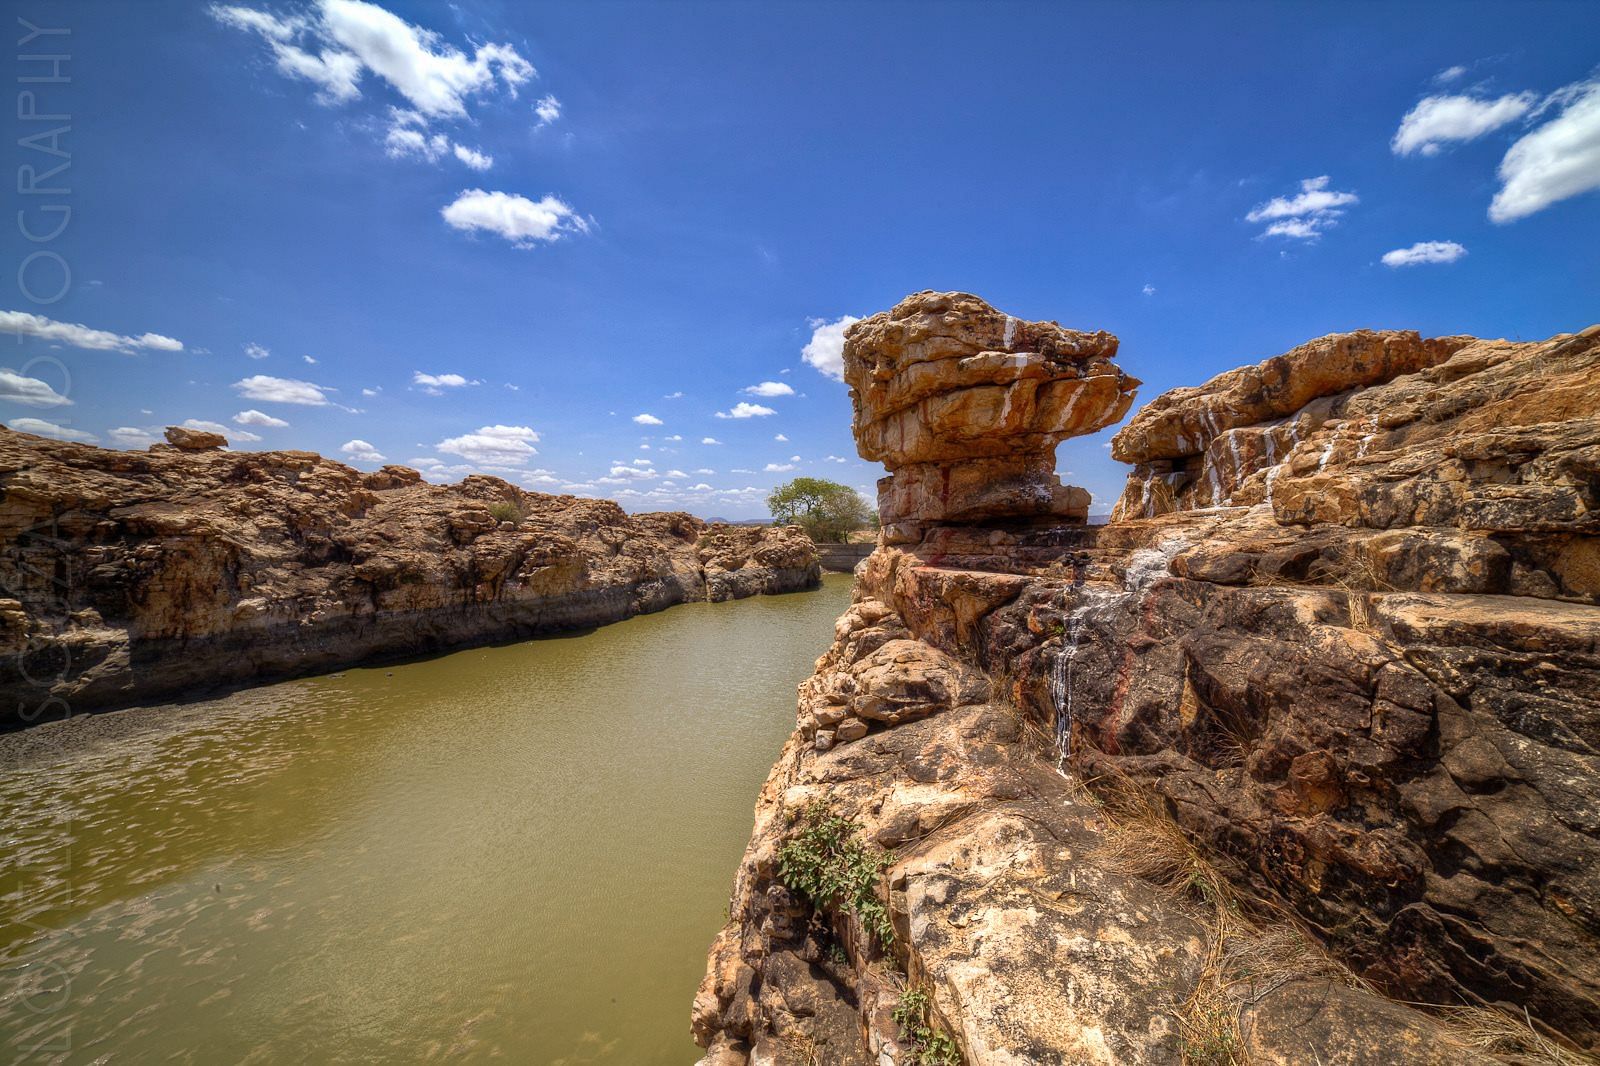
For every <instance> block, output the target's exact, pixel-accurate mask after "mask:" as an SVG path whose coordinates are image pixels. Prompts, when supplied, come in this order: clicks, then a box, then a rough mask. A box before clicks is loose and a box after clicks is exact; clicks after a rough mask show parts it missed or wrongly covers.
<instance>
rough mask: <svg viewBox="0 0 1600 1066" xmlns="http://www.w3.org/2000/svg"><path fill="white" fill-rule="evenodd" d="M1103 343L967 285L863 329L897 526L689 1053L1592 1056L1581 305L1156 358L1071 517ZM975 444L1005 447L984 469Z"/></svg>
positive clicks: (1107, 409) (1588, 469)
mask: <svg viewBox="0 0 1600 1066" xmlns="http://www.w3.org/2000/svg"><path fill="white" fill-rule="evenodd" d="M930 339H931V340H930ZM1115 351H1116V341H1115V339H1114V338H1109V337H1107V336H1106V335H1105V334H1082V333H1075V332H1073V331H1067V330H1061V329H1060V328H1059V327H1057V326H1055V325H1054V324H1053V323H1018V322H1016V321H1015V320H1013V319H1010V318H1008V317H1007V316H1004V315H1001V314H1000V313H999V312H996V311H994V309H993V308H990V307H989V306H988V305H987V304H984V303H983V302H982V301H981V300H977V299H976V298H975V297H969V296H964V295H961V294H937V293H922V294H918V295H917V296H914V297H910V298H908V299H907V300H905V301H903V302H902V303H901V304H900V305H898V306H897V307H896V308H895V309H894V310H893V311H890V312H887V313H884V314H880V315H875V316H873V317H871V318H869V319H866V320H864V321H863V322H861V323H859V324H857V325H855V326H854V327H852V328H851V330H850V331H849V332H848V333H847V343H846V347H845V368H846V380H847V381H849V383H850V384H851V385H852V389H853V397H854V400H855V428H856V432H857V440H858V442H859V443H860V446H861V450H862V454H863V455H866V456H868V457H869V458H884V457H885V456H886V455H887V454H888V451H890V450H892V451H893V453H894V454H893V456H892V461H890V466H891V469H894V470H895V471H896V472H895V474H894V475H893V476H892V477H891V478H889V479H885V481H884V482H882V483H880V492H881V496H880V504H881V509H882V512H883V514H884V516H885V523H886V524H885V527H884V536H883V543H882V544H881V546H880V547H879V549H878V550H877V551H876V552H875V553H874V555H873V556H872V557H871V558H870V559H869V560H868V561H867V563H865V564H864V566H863V567H862V569H861V571H860V572H859V576H858V579H857V588H856V592H855V603H854V605H853V606H852V608H851V610H850V611H849V612H848V613H847V614H846V615H845V616H844V617H843V618H841V619H840V622H839V625H838V627H837V630H836V640H835V642H834V644H833V646H832V647H831V648H830V649H829V650H828V651H827V653H826V654H825V655H824V656H823V657H822V658H821V659H819V660H818V666H817V672H816V674H815V675H814V676H813V677H811V678H809V679H808V680H807V681H806V682H804V683H803V684H802V685H801V689H800V701H799V714H798V723H797V729H796V731H795V733H794V735H793V736H792V737H791V739H790V741H789V743H788V745H787V746H786V748H785V749H784V751H783V753H782V755H781V756H780V758H779V760H778V763H777V765H776V766H775V767H774V769H773V772H772V775H771V777H770V778H769V779H768V782H767V784H766V786H765V788H764V789H763V790H762V793H761V795H760V797H759V799H758V802H757V807H756V827H755V832H754V834H753V836H752V838H751V842H750V846H749V850H748V851H747V852H746V855H745V858H744V861H743V863H742V864H741V866H740V868H739V871H738V874H737V877H736V879H735V884H734V890H733V896H732V900H731V905H730V918H729V921H728V923H727V925H726V927H725V928H724V929H723V931H722V933H721V934H720V935H719V937H718V938H717V940H716V943H715V944H714V945H713V948H712V951H711V956H710V961H709V965H708V970H707V974H706V979H705V981H704V983H703V984H702V986H701V989H700V993H699V995H698V996H697V998H696V1000H695V1004H694V1011H693V1029H694V1033H695V1035H696V1038H697V1039H698V1040H699V1042H700V1043H701V1045H702V1046H704V1047H706V1048H708V1054H707V1059H706V1061H707V1062H708V1063H712V1064H716V1066H724V1064H740V1063H745V1062H760V1063H778V1064H788V1063H796V1064H799V1063H806V1062H812V1061H820V1062H828V1063H862V1064H867V1063H874V1064H879V1066H881V1064H883V1063H886V1062H905V1063H910V1062H918V1063H925V1062H940V1063H951V1062H956V1061H965V1062H967V1063H969V1064H980V1063H981V1064H991V1063H993V1064H1000V1063H1005V1064H1016V1063H1073V1064H1077V1063H1105V1064H1128V1063H1179V1062H1205V1063H1239V1062H1272V1063H1285V1064H1287V1063H1294V1064H1301V1063H1311V1062H1320V1063H1330V1064H1331V1063H1345V1064H1372V1066H1377V1064H1380V1063H1383V1064H1388V1063H1441V1064H1442V1063H1451V1064H1453V1066H1454V1064H1461V1063H1470V1062H1497V1061H1498V1062H1555V1061H1575V1060H1573V1059H1571V1058H1566V1059H1563V1058H1560V1057H1559V1056H1560V1055H1562V1054H1566V1055H1569V1056H1570V1055H1572V1054H1574V1053H1576V1052H1579V1051H1587V1052H1589V1053H1593V1052H1595V1051H1596V1050H1600V913H1597V912H1596V909H1595V903H1594V901H1595V900H1596V899H1600V882H1597V880H1596V878H1597V877H1600V873H1597V871H1600V811H1597V809H1596V805H1595V797H1596V796H1597V795H1600V754H1597V751H1600V517H1597V516H1600V327H1591V328H1589V329H1587V330H1585V331H1583V332H1582V333H1580V334H1577V335H1563V336H1558V337H1554V338H1551V339H1550V340H1548V341H1543V342H1535V343H1510V342H1505V341H1480V340H1475V339H1473V338H1467V337H1449V338H1438V339H1433V340H1425V339H1423V338H1420V337H1418V336H1417V335H1416V334H1414V333H1401V332H1388V333H1377V332H1370V331H1362V332H1358V333H1352V334H1342V335H1336V336H1331V337H1325V338H1321V339H1319V340H1317V341H1313V342H1311V343H1309V344H1306V345H1303V346H1301V347H1300V348H1297V349H1295V350H1294V351H1292V352H1290V353H1288V354H1286V355H1284V356H1279V357H1276V358H1274V359H1269V360H1266V361H1265V362H1263V363H1261V364H1259V365H1257V366H1253V367H1246V368H1243V369H1241V370H1237V371H1232V372H1230V373H1228V374H1224V375H1221V376H1220V377H1218V378H1216V379H1214V380H1213V381H1211V382H1208V383H1207V384H1205V385H1203V386H1200V387H1198V388H1193V389H1181V390H1176V391H1174V392H1172V393H1168V394H1166V395H1164V396H1162V397H1159V398H1157V399H1156V400H1155V401H1154V402H1152V403H1150V404H1149V405H1147V406H1146V407H1145V408H1144V409H1143V410H1142V411H1140V412H1139V413H1138V414H1137V415H1135V417H1134V418H1133V419H1132V420H1131V421H1130V422H1129V423H1128V425H1127V426H1126V427H1125V428H1124V429H1123V430H1122V431H1121V432H1120V433H1119V434H1118V436H1117V438H1116V442H1115V445H1114V454H1115V455H1116V456H1117V457H1118V458H1121V459H1123V460H1124V461H1127V462H1130V463H1132V464H1134V472H1133V474H1132V475H1131V477H1130V481H1129V486H1128V489H1127V491H1126V492H1125V493H1124V495H1123V498H1122V500H1121V501H1120V503H1119V505H1118V508H1117V513H1116V515H1115V517H1114V520H1113V521H1112V523H1111V524H1110V525H1107V526H1103V527H1088V526H1085V525H1083V524H1082V522H1081V511H1082V508H1081V507H1080V506H1079V504H1080V502H1081V501H1080V497H1079V491H1078V490H1072V489H1068V488H1063V487H1062V486H1059V485H1057V484H1054V478H1053V475H1050V474H1049V473H1048V472H1049V471H1050V470H1053V465H1054V464H1053V462H1052V461H1050V460H1051V456H1052V453H1053V450H1054V445H1055V442H1056V441H1057V440H1059V439H1060V438H1061V437H1063V436H1066V435H1068V434H1070V433H1072V432H1090V431H1092V430H1093V429H1095V428H1099V427H1101V426H1104V425H1108V424H1111V423H1113V422H1115V421H1116V420H1117V419H1119V418H1120V417H1122V414H1123V412H1124V411H1125V409H1126V401H1125V400H1124V397H1126V396H1128V394H1129V391H1130V388H1131V386H1130V385H1129V381H1130V380H1131V379H1126V377H1125V375H1122V374H1121V372H1120V371H1118V370H1116V369H1115V367H1114V366H1113V365H1111V364H1110V362H1109V360H1110V359H1111V358H1112V356H1113V355H1114V354H1115ZM929 383H932V384H929ZM885 427H888V428H887V429H886V428H885ZM977 441H982V444H981V447H974V450H973V452H972V462H973V463H974V464H977V465H978V466H981V467H985V468H988V469H990V470H992V471H999V472H1000V473H1002V474H1003V473H1005V472H1007V471H1009V472H1010V473H1011V475H1012V476H1009V477H996V478H985V477H976V478H971V479H968V478H964V476H963V472H962V470H961V464H962V463H964V462H966V460H964V459H963V458H962V455H963V454H964V453H963V451H962V448H963V447H967V446H971V445H972V443H973V442H977ZM888 443H892V446H893V447H892V449H889V447H888ZM941 464H942V465H943V467H944V469H943V470H940V469H937V467H938V466H939V465H941ZM929 467H934V468H935V474H936V475H937V476H930V475H928V474H927V473H926V468H929ZM905 470H911V471H912V472H913V474H912V476H911V477H910V478H905V477H903V476H902V471H905ZM969 482H970V485H969ZM991 484H993V485H997V486H999V488H998V489H991V488H990V487H988V486H989V485H991ZM1430 1004H1431V1005H1433V1006H1432V1007H1428V1006H1425V1005H1430ZM1419 1005H1424V1006H1419Z"/></svg>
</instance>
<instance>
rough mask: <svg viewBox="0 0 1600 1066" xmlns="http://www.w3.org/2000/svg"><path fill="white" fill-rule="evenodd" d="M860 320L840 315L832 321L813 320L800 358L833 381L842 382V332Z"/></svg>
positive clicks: (853, 316)
mask: <svg viewBox="0 0 1600 1066" xmlns="http://www.w3.org/2000/svg"><path fill="white" fill-rule="evenodd" d="M860 321H861V319H859V318H857V317H856V316H855V315H842V316H840V317H839V318H836V319H834V320H833V321H831V322H830V321H828V320H827V319H825V318H813V319H811V320H810V322H809V323H808V324H809V325H810V326H811V339H810V340H809V341H807V342H806V346H805V347H804V348H802V349H800V358H801V359H804V360H805V361H806V362H807V363H810V364H811V365H812V366H814V367H816V368H817V369H818V370H820V371H822V372H823V373H824V374H826V375H828V376H829V377H830V378H832V379H833V380H835V381H843V380H844V331H845V330H846V329H847V328H849V327H850V326H852V325H854V324H855V323H857V322H860Z"/></svg>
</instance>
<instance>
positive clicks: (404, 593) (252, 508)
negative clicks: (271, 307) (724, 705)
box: [0, 428, 820, 724]
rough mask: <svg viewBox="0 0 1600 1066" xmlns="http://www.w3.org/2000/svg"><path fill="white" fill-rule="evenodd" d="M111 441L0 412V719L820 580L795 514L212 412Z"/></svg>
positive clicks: (55, 713) (59, 712)
mask: <svg viewBox="0 0 1600 1066" xmlns="http://www.w3.org/2000/svg"><path fill="white" fill-rule="evenodd" d="M168 440H169V441H170V442H171V443H170V444H167V445H155V446H153V447H152V448H151V449H150V450H148V451H143V452H125V451H110V450H107V449H103V448H95V447H91V446H89V445H84V444H71V443H62V442H58V441H51V440H45V439H42V438H39V437H34V436H30V435H28V434H25V433H18V432H15V431H12V430H9V429H4V428H0V544H3V545H4V549H3V554H0V596H3V597H4V598H0V652H3V653H4V654H3V655H0V705H3V706H4V708H5V710H4V712H0V715H3V718H0V720H3V721H5V722H6V723H9V724H16V723H22V724H32V723H35V722H40V721H52V720H58V719H60V718H62V717H65V716H66V715H69V714H73V713H77V712H80V711H85V710H90V709H94V708H98V707H107V706H117V705H125V704H129V703H135V702H147V701H150V700H155V699H162V698H170V697H173V696H180V695H185V694H189V693H193V692H199V691H204V690H207V689H210V688H214V687H216V686H218V685H223V684H230V683H239V682H245V681H261V680H272V679H278V678H284V677H289V676H294V675H298V674H305V673H313V672H316V671H319V670H329V669H335V668H338V667H341V666H347V665H351V664H354V663H357V662H360V661H362V660H365V659H370V658H374V657H399V656H404V655H412V654H419V653H424V652H432V651H440V650H446V649H450V648H455V647H461V646H465V645H470V644H474V643H486V642H491V641H500V640H513V639H518V638H523V637H527V636H532V635H536V634H539V633H547V632H553V631H557V630H564V629H579V628H587V627H590V626H597V625H603V624H605V623H608V622H614V621H617V620H619V619H622V618H626V617H629V616H630V615H634V614H639V613H643V612H647V611H654V610H659V609H661V608H663V607H667V606H670V605H672V604H676V603H682V602H685V601H690V600H707V599H710V600H724V599H732V598H736V597H741V596H750V595H755V594H758V593H768V592H786V591H793V590H798V589H803V588H810V587H813V586H815V585H816V584H817V583H818V582H819V581H820V570H819V568H818V565H817V560H816V552H815V549H814V548H813V546H812V544H811V541H810V539H809V538H807V537H806V536H805V534H804V533H803V532H801V531H800V530H799V529H798V528H795V527H787V528H779V527H743V526H725V525H715V526H708V525H706V523H704V522H702V521H701V520H700V519H698V518H695V517H693V516H691V515H687V514H680V513H666V514H641V515H629V514H627V513H625V512H624V511H623V510H622V508H621V507H619V506H618V505H617V504H615V503H613V502H611V501H610V500H594V499H580V498H577V497H573V496H547V495H543V494H540V493H531V492H524V491H522V490H521V489H518V488H516V487H515V486H513V485H510V484H508V483H507V482H504V481H502V480H500V479H499V478H493V477H484V476H472V477H468V478H466V479H464V480H463V481H461V482H460V483H459V484H455V485H432V484H428V483H426V482H424V481H423V480H422V477H421V475H420V474H418V473H417V471H415V470H412V469H410V468H407V467H402V466H385V467H384V468H383V469H381V470H378V471H376V472H373V473H362V472H361V471H359V470H355V469H353V468H351V467H349V466H346V465H344V464H343V463H338V462H334V461H332V460H329V459H324V458H323V457H321V456H319V455H317V454H315V453H312V452H303V451H275V452H229V451H226V450H223V446H224V445H225V444H226V441H225V440H224V439H223V438H222V437H220V436H219V435H217V434H214V433H201V432H198V431H189V430H182V429H175V430H172V431H169V433H168Z"/></svg>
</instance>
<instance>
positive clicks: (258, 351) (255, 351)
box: [244, 341, 272, 359]
mask: <svg viewBox="0 0 1600 1066" xmlns="http://www.w3.org/2000/svg"><path fill="white" fill-rule="evenodd" d="M244 354H245V355H248V356H249V357H250V358H252V359H265V358H266V357H267V356H269V355H271V354H272V351H271V350H270V349H268V348H263V347H262V346H261V345H259V344H256V343H255V342H254V341H252V342H251V343H249V344H247V345H245V346H244Z"/></svg>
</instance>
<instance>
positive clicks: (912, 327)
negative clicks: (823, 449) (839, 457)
mask: <svg viewBox="0 0 1600 1066" xmlns="http://www.w3.org/2000/svg"><path fill="white" fill-rule="evenodd" d="M1116 352H1117V339H1116V338H1115V337H1113V336H1112V335H1111V334H1109V333H1106V332H1103V331H1101V332H1096V333H1083V332H1080V331H1077V330H1071V329H1064V328H1062V327H1061V326H1060V325H1057V324H1056V323H1054V322H1026V321H1022V320H1020V319H1017V318H1013V317H1012V316H1010V315H1007V314H1004V313H1003V312H1000V311H997V310H995V309H994V308H993V307H991V306H990V305H989V304H987V303H985V302H984V301H983V300H981V299H979V298H978V297H976V296H973V295H970V294H968V293H960V292H951V293H939V292H920V293H917V294H916V295H914V296H908V297H906V298H905V299H904V300H902V301H900V303H899V304H897V305H895V307H894V308H893V309H892V310H890V311H886V312H880V313H879V314H876V315H873V316H872V317H870V318H867V319H864V320H862V321H860V322H857V323H856V324H855V325H853V326H851V327H850V328H849V329H848V330H847V331H846V333H845V346H844V379H845V381H846V383H847V384H849V385H850V400H851V405H852V408H853V413H854V429H855V436H856V446H857V450H858V451H859V452H860V453H861V455H862V457H863V458H865V459H870V460H874V461H878V462H882V463H883V464H884V465H886V466H887V467H888V468H889V471H890V476H889V477H887V478H884V479H883V480H881V481H879V483H878V511H879V516H880V518H881V520H882V522H883V524H884V533H885V538H886V540H888V541H890V542H891V543H892V542H895V541H900V540H911V539H915V536H914V534H915V533H916V531H917V530H918V529H919V528H920V525H921V524H941V523H946V524H968V523H974V522H979V521H986V520H991V519H1006V518H1009V519H1028V518H1039V517H1049V518H1052V519H1054V520H1056V521H1058V522H1059V521H1062V520H1067V521H1077V522H1081V521H1083V520H1084V519H1085V517H1086V515H1087V512H1088V505H1089V494H1088V493H1087V492H1085V491H1084V490H1082V489H1078V488H1071V487H1068V486H1064V485H1062V484H1061V483H1060V481H1059V480H1058V479H1057V478H1056V476H1055V448H1056V445H1057V444H1058V443H1060V442H1061V441H1062V440H1064V439H1066V438H1067V437H1073V436H1078V435H1080V434H1085V433H1093V432H1095V431H1096V430H1099V429H1102V428H1104V427H1105V426H1108V425H1110V424H1112V423H1113V422H1115V421H1117V420H1118V419H1120V418H1121V417H1122V416H1123V415H1124V414H1125V413H1126V412H1127V410H1128V407H1129V405H1130V404H1131V403H1132V402H1133V395H1134V390H1135V389H1136V388H1137V387H1138V385H1139V382H1138V381H1137V380H1136V379H1134V378H1132V377H1130V376H1128V375H1127V374H1126V373H1124V372H1123V371H1122V369H1121V368H1120V367H1118V366H1117V365H1116V364H1115V363H1114V362H1112V358H1113V357H1114V356H1115V355H1116Z"/></svg>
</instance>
